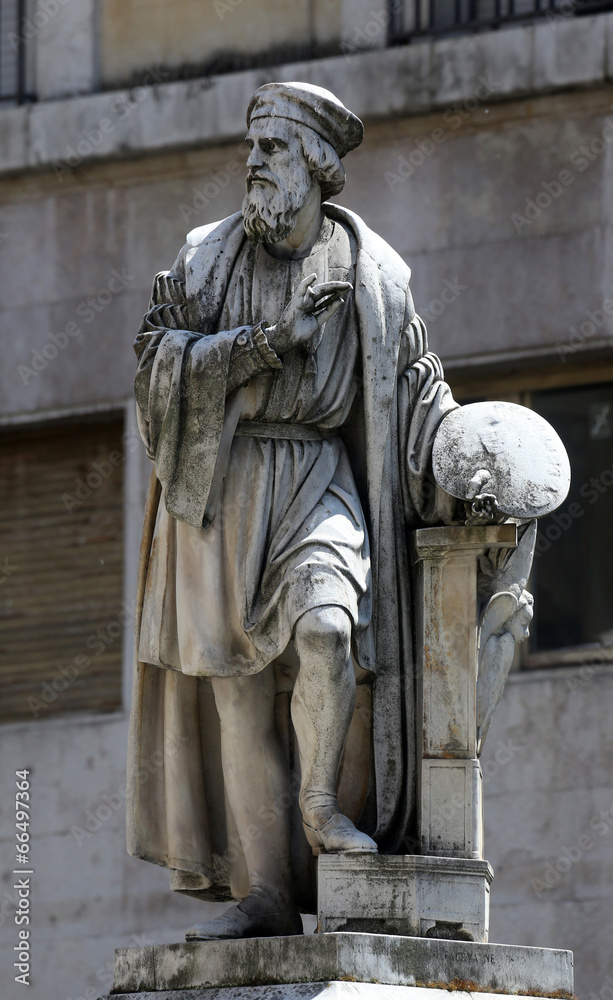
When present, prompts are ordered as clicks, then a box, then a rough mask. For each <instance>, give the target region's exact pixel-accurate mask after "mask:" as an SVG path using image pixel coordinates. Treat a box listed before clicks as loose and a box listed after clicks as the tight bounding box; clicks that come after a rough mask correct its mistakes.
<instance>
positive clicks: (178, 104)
mask: <svg viewBox="0 0 613 1000" xmlns="http://www.w3.org/2000/svg"><path fill="white" fill-rule="evenodd" d="M612 53H613V14H598V15H595V16H592V17H582V18H572V17H567V18H564V17H561V16H559V17H558V18H557V20H556V21H555V25H552V24H551V23H549V22H548V21H547V20H546V19H545V20H541V21H537V22H535V23H533V24H530V25H524V26H520V27H513V28H507V29H505V30H502V31H485V32H481V33H479V34H474V35H464V36H461V37H459V38H443V39H440V38H439V39H424V40H422V41H419V42H414V43H412V44H411V45H404V46H398V47H395V48H391V49H380V50H373V51H368V52H358V53H354V54H348V55H344V56H335V57H332V58H329V59H318V60H313V61H308V62H302V63H292V64H288V65H284V66H275V67H266V68H262V69H256V70H249V71H246V72H242V73H230V74H227V75H223V76H217V77H210V78H206V79H196V80H190V81H182V82H174V83H164V82H158V83H152V82H151V81H152V80H153V81H154V80H158V81H160V80H163V74H162V73H161V72H160V71H158V70H157V69H156V67H152V68H151V70H150V71H149V72H148V73H147V74H145V75H144V78H143V82H144V83H145V84H146V86H143V87H136V88H133V89H132V90H120V91H112V92H107V93H99V94H90V95H87V96H82V97H75V98H70V99H67V100H60V101H47V102H41V103H38V104H31V105H27V106H25V107H19V108H7V109H3V110H2V111H0V174H2V173H9V172H13V171H17V170H24V169H28V168H30V169H37V168H38V169H40V168H44V167H51V166H52V165H53V164H56V165H57V164H60V165H61V164H62V163H67V165H69V166H70V165H72V166H78V165H80V162H95V161H99V160H104V159H108V158H112V157H131V156H138V155H144V154H147V153H150V152H162V151H170V150H176V149H189V148H193V147H197V146H202V145H219V144H222V143H226V142H232V141H237V140H239V139H241V138H242V136H243V135H244V131H245V121H244V112H245V109H246V107H247V104H248V101H249V98H250V97H251V95H252V94H253V92H254V90H256V89H257V87H259V86H260V85H261V84H263V83H267V82H269V81H270V80H271V79H279V80H296V79H299V80H305V81H307V82H312V83H317V84H319V85H320V86H323V87H327V88H329V89H330V90H332V91H334V92H335V93H336V94H337V95H338V96H339V97H340V98H341V99H342V100H343V101H345V103H346V104H347V105H348V106H349V107H350V108H351V109H352V111H354V112H356V114H358V115H360V116H361V117H362V118H365V119H376V118H388V117H394V116H399V115H404V116H406V115H414V114H423V113H425V112H427V111H433V110H436V109H438V108H444V107H449V106H450V105H452V104H453V102H455V101H468V100H477V101H480V102H481V103H483V101H484V100H486V101H487V102H488V103H489V102H491V101H500V100H505V99H510V98H516V97H522V96H526V95H531V96H536V95H537V94H539V93H549V92H553V91H555V90H566V89H570V88H573V87H588V86H597V85H602V84H603V83H605V82H606V81H608V80H611V79H612V78H613V58H612ZM103 123H104V124H103ZM71 150H72V151H73V152H72V153H71ZM73 154H74V155H73ZM71 157H72V161H73V162H72V164H71V163H70V160H71ZM79 160H80V162H78V161H79ZM56 169H57V166H56Z"/></svg>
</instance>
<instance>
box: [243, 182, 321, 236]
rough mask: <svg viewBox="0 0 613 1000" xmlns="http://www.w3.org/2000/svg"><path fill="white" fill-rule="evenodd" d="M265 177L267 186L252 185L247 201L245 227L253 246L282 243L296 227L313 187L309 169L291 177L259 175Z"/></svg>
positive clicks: (245, 198)
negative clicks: (254, 244)
mask: <svg viewBox="0 0 613 1000" xmlns="http://www.w3.org/2000/svg"><path fill="white" fill-rule="evenodd" d="M258 176H260V177H265V178H266V181H267V183H266V184H264V185H261V184H253V183H250V179H249V178H247V192H246V194H245V197H244V198H243V206H242V213H243V226H244V227H245V232H246V233H247V236H248V237H249V239H250V240H251V241H252V242H253V243H280V242H281V240H284V239H286V237H288V236H289V234H290V233H291V232H292V230H293V229H294V228H295V226H296V220H297V218H298V214H299V212H300V210H301V208H302V207H303V205H304V204H305V202H306V200H307V198H308V196H309V194H310V192H311V186H312V180H311V176H310V174H309V172H308V170H307V169H306V167H303V168H299V169H297V170H296V171H295V172H294V173H293V174H292V176H291V177H288V178H283V179H282V178H280V177H278V176H276V175H275V174H268V173H266V174H265V173H263V172H262V171H258Z"/></svg>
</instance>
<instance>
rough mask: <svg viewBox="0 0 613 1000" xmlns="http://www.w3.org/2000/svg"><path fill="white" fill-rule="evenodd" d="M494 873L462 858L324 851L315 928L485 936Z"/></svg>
mask: <svg viewBox="0 0 613 1000" xmlns="http://www.w3.org/2000/svg"><path fill="white" fill-rule="evenodd" d="M493 877H494V873H493V871H492V868H491V866H490V864H489V863H488V862H487V861H476V860H471V859H467V858H437V857H423V856H420V855H400V854H392V855H382V854H373V855H369V854H322V855H321V857H320V858H319V860H318V865H317V884H318V892H317V919H318V927H319V930H320V931H322V932H329V931H359V932H362V933H374V934H403V935H411V936H412V935H415V936H419V937H432V938H448V939H452V940H460V941H481V942H486V941H487V937H488V929H489V914H490V884H491V882H492V878H493Z"/></svg>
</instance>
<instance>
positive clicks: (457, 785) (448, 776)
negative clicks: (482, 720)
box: [419, 758, 487, 940]
mask: <svg viewBox="0 0 613 1000" xmlns="http://www.w3.org/2000/svg"><path fill="white" fill-rule="evenodd" d="M419 778H420V783H421V794H420V805H421V818H420V832H421V849H422V851H423V853H424V854H433V855H434V854H436V855H441V856H443V857H446V858H448V857H452V858H454V857H458V858H482V857H483V819H482V817H483V800H482V791H481V786H482V776H481V766H480V764H479V761H478V760H476V759H470V758H469V759H468V760H461V759H455V760H454V759H449V760H431V759H423V760H422V762H421V771H420V775H419ZM484 940H487V937H486V938H485V939H484Z"/></svg>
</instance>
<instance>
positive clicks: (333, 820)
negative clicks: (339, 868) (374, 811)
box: [302, 812, 378, 854]
mask: <svg viewBox="0 0 613 1000" xmlns="http://www.w3.org/2000/svg"><path fill="white" fill-rule="evenodd" d="M302 825H303V827H304V832H305V835H306V839H307V840H308V842H309V845H310V846H311V848H312V850H313V854H377V853H378V847H377V845H376V844H375V842H374V840H373V839H372V838H371V837H369V836H368V835H367V834H366V833H361V832H360V830H358V829H356V827H355V826H354V825H353V823H352V822H351V820H350V819H348V818H347V816H343V814H342V813H340V812H336V813H334V814H333V815H332V816H331V817H330V819H329V820H327V822H326V823H324V824H323V825H322V826H320V827H319V828H318V829H317V830H315V829H314V828H313V827H312V826H309V825H308V823H303V824H302Z"/></svg>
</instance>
